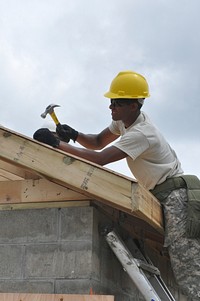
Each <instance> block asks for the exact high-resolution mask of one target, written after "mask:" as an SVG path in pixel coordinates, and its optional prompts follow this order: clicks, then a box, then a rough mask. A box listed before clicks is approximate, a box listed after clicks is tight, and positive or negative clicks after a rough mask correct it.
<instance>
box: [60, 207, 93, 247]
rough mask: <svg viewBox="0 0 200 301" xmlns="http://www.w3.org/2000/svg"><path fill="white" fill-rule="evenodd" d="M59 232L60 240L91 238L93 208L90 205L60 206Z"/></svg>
mask: <svg viewBox="0 0 200 301" xmlns="http://www.w3.org/2000/svg"><path fill="white" fill-rule="evenodd" d="M60 215H61V234H60V238H61V240H62V241H69V240H70V241H72V240H74V241H77V240H90V241H91V239H92V231H93V229H92V226H93V208H92V207H79V208H77V207H72V208H62V209H61V210H60Z"/></svg>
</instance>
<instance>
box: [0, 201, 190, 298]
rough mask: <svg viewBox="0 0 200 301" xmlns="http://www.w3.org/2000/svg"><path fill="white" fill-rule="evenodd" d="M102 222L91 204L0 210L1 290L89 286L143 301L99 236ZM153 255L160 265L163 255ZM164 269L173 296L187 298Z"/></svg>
mask: <svg viewBox="0 0 200 301" xmlns="http://www.w3.org/2000/svg"><path fill="white" fill-rule="evenodd" d="M103 221H104V222H105V221H106V217H105V216H103V215H102V214H100V213H99V212H98V210H96V209H95V208H93V207H71V208H61V209H57V208H53V209H29V210H14V211H0V292H1V293H6V292H22V293H57V294H62V293H63V294H89V292H90V288H92V289H93V291H94V292H95V293H96V294H111V295H115V300H116V301H122V300H126V301H129V300H136V301H141V300H143V298H142V296H141V294H140V293H139V291H138V289H137V288H136V287H135V286H134V285H133V283H132V281H131V280H130V279H129V277H128V275H127V274H126V273H125V271H124V270H123V268H122V266H121V265H120V263H119V262H118V259H117V258H116V257H115V255H114V254H113V252H112V250H111V249H110V247H109V246H108V245H107V243H106V241H105V239H104V237H102V236H100V235H99V232H98V225H99V222H103ZM152 255H153V254H152ZM155 260H156V261H157V263H159V265H160V267H162V268H163V266H164V265H163V261H162V258H159V262H158V257H157V256H156V258H155ZM165 264H166V263H165ZM163 274H164V276H165V278H166V279H165V280H166V281H167V282H168V284H169V286H170V288H171V290H172V291H173V292H174V293H175V294H176V297H177V300H181V301H186V300H187V299H184V296H182V295H180V292H178V290H177V288H176V285H175V283H174V280H173V276H171V272H170V269H169V264H168V263H167V264H166V268H165V271H163Z"/></svg>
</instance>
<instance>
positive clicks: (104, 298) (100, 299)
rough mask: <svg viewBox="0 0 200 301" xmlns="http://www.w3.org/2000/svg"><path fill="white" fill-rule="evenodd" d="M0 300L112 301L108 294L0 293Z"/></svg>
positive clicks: (112, 297)
mask: <svg viewBox="0 0 200 301" xmlns="http://www.w3.org/2000/svg"><path fill="white" fill-rule="evenodd" d="M0 300H1V301H114V296H108V295H66V294H23V293H0Z"/></svg>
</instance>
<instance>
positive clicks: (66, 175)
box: [0, 128, 163, 232]
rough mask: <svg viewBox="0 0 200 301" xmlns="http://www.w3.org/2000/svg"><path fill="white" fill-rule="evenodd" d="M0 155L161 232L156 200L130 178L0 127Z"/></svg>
mask: <svg viewBox="0 0 200 301" xmlns="http://www.w3.org/2000/svg"><path fill="white" fill-rule="evenodd" d="M0 158H1V160H2V159H4V160H6V161H9V162H10V163H11V162H12V164H14V165H18V166H22V167H24V168H26V169H28V170H30V171H34V172H37V173H39V174H41V175H43V176H45V177H48V178H49V179H51V181H52V182H54V183H58V184H61V185H62V186H65V187H68V188H70V189H72V190H75V191H77V192H80V193H82V194H84V195H85V196H88V197H89V198H94V199H96V200H99V201H101V202H105V203H107V204H109V205H110V206H113V207H116V208H118V209H120V210H122V211H124V212H128V213H129V214H133V215H137V216H139V217H141V218H143V219H144V220H145V221H147V222H148V223H149V224H150V225H152V226H153V227H154V228H155V229H157V230H158V231H160V232H163V220H162V210H161V206H160V204H159V202H158V201H157V199H156V198H155V197H154V196H153V195H152V194H151V193H150V192H149V191H147V190H145V189H144V188H143V187H142V186H141V185H140V184H139V183H136V182H135V181H134V180H131V179H130V178H127V177H125V176H123V175H120V174H117V173H114V172H112V171H110V170H109V169H106V168H103V167H101V166H99V165H97V164H94V163H91V162H88V161H86V160H83V159H81V158H78V157H75V156H72V155H70V154H67V153H65V152H62V151H59V150H57V149H54V148H52V147H49V146H47V145H45V144H42V143H39V142H37V141H34V140H32V139H31V138H28V137H25V136H22V135H19V134H17V133H14V132H13V131H10V130H8V129H5V128H0Z"/></svg>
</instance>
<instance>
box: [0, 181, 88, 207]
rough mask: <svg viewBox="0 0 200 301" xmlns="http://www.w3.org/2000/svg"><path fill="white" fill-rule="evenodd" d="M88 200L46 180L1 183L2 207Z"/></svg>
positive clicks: (0, 200)
mask: <svg viewBox="0 0 200 301" xmlns="http://www.w3.org/2000/svg"><path fill="white" fill-rule="evenodd" d="M86 199H87V200H88V197H86V196H85V195H83V194H80V193H78V192H75V191H73V190H71V189H69V188H66V187H63V186H61V185H58V184H55V183H52V182H49V181H48V180H46V179H38V180H18V181H3V182H0V205H1V204H16V203H34V202H38V201H39V202H53V201H54V202H55V201H72V200H76V201H78V200H86Z"/></svg>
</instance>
